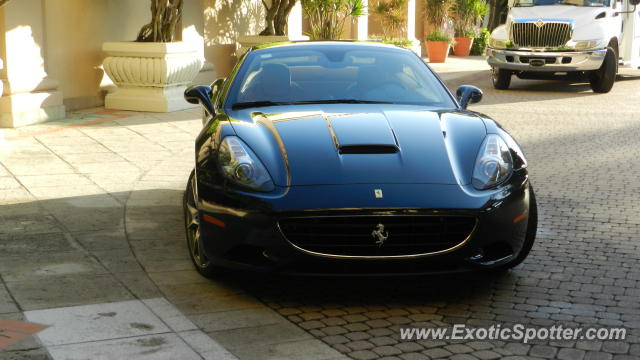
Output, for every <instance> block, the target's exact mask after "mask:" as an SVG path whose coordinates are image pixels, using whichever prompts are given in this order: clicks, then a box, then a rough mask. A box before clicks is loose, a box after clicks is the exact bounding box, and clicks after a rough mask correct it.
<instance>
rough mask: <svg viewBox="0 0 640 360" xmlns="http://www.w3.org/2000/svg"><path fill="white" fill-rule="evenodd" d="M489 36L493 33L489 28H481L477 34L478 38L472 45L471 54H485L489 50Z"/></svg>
mask: <svg viewBox="0 0 640 360" xmlns="http://www.w3.org/2000/svg"><path fill="white" fill-rule="evenodd" d="M489 37H491V33H490V32H489V30H488V29H486V28H482V29H480V32H479V34H478V35H477V36H476V39H475V40H474V41H473V45H472V46H471V55H475V56H482V55H484V54H485V51H486V50H487V44H488V42H489Z"/></svg>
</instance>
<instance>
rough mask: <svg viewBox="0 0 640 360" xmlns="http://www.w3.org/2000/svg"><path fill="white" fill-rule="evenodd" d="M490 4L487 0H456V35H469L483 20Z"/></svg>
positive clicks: (454, 5)
mask: <svg viewBox="0 0 640 360" xmlns="http://www.w3.org/2000/svg"><path fill="white" fill-rule="evenodd" d="M487 10H488V5H487V2H486V1H485V0H455V2H454V4H453V11H454V13H455V17H454V25H453V27H454V30H455V33H456V36H459V37H468V36H467V35H468V34H469V32H470V31H473V30H474V29H475V27H476V26H477V25H478V23H480V22H481V21H482V17H483V16H484V15H486V13H487Z"/></svg>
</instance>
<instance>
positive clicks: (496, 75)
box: [491, 67, 513, 90]
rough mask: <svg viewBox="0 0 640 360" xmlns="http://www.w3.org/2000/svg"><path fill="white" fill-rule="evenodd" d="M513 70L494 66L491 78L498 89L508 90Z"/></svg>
mask: <svg viewBox="0 0 640 360" xmlns="http://www.w3.org/2000/svg"><path fill="white" fill-rule="evenodd" d="M511 75H513V74H512V72H511V71H509V70H504V69H500V68H497V67H494V68H492V69H491V80H492V82H493V87H494V88H496V89H498V90H507V89H509V86H511Z"/></svg>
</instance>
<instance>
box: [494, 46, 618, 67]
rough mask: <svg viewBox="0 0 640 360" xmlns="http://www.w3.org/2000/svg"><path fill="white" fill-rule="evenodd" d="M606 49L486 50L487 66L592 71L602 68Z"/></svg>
mask: <svg viewBox="0 0 640 360" xmlns="http://www.w3.org/2000/svg"><path fill="white" fill-rule="evenodd" d="M606 54H607V50H606V49H601V50H589V51H575V52H573V51H571V52H548V51H519V50H498V49H491V48H490V49H488V50H487V55H488V59H487V61H488V62H489V65H491V67H494V68H500V69H505V70H513V71H523V72H529V71H531V72H538V71H540V72H570V71H592V70H597V69H599V68H600V67H601V66H602V63H603V62H604V58H605V56H606Z"/></svg>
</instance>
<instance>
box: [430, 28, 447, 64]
mask: <svg viewBox="0 0 640 360" xmlns="http://www.w3.org/2000/svg"><path fill="white" fill-rule="evenodd" d="M426 43H427V53H428V55H429V62H432V63H443V62H445V61H447V57H449V50H450V49H451V43H452V39H451V36H449V34H447V33H445V32H444V31H442V30H435V31H432V32H430V33H429V34H428V35H427V41H426Z"/></svg>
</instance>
